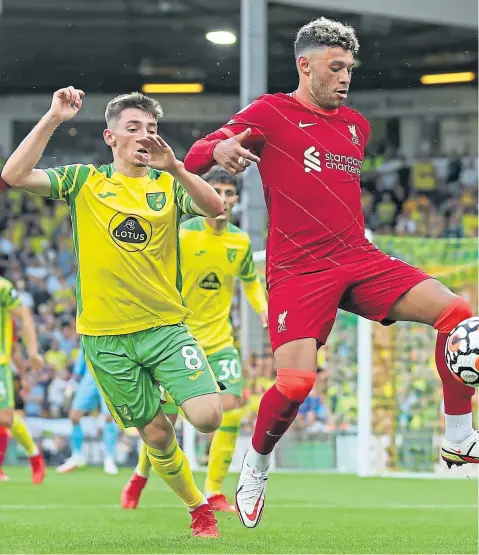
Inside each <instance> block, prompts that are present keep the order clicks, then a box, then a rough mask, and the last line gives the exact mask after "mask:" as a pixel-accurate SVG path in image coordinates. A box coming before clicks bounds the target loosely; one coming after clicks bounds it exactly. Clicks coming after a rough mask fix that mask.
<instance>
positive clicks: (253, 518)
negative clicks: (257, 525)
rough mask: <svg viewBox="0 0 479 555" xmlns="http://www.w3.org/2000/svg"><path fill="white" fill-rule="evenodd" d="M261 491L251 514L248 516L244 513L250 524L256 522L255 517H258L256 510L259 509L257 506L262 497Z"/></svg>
mask: <svg viewBox="0 0 479 555" xmlns="http://www.w3.org/2000/svg"><path fill="white" fill-rule="evenodd" d="M263 491H264V490H262V491H261V493H260V494H259V497H258V501H256V505H255V506H254V509H253V512H252V513H250V514H248V513H247V512H245V516H246V518H247V519H248V520H250V521H251V522H253V521H255V520H256V517H257V516H258V509H259V504H260V502H261V497H262V496H263Z"/></svg>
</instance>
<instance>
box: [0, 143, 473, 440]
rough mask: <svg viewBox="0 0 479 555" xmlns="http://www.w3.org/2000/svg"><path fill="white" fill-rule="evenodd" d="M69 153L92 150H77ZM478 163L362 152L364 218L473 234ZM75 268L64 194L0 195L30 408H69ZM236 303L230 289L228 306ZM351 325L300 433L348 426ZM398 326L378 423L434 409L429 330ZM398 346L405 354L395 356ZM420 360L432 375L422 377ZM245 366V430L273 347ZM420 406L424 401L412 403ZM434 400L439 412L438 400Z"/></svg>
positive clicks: (1, 256)
mask: <svg viewBox="0 0 479 555" xmlns="http://www.w3.org/2000/svg"><path fill="white" fill-rule="evenodd" d="M60 154H61V156H60V157H56V156H53V155H52V153H50V154H48V155H47V156H49V157H48V158H47V159H46V161H47V162H48V163H49V164H51V165H56V164H59V163H60V158H61V159H63V154H64V153H60ZM69 161H70V162H71V161H72V159H71V158H70V160H69ZM74 161H75V162H82V161H83V162H87V161H89V160H88V159H85V160H82V159H81V157H80V158H78V157H77V159H75V160H74ZM104 161H105V160H104ZM477 165H478V162H477V158H475V157H471V156H467V155H466V156H459V155H454V156H450V157H434V158H430V157H428V156H426V155H424V156H421V157H418V158H417V159H415V160H406V159H405V158H404V157H401V156H392V155H390V154H389V153H387V152H386V153H385V154H378V153H367V156H366V159H365V162H364V166H363V171H362V186H363V193H362V202H363V209H364V214H365V219H366V225H367V227H368V228H370V229H371V230H373V231H374V232H375V233H379V234H391V235H400V236H408V235H411V236H420V237H430V238H435V237H447V238H461V237H474V236H477V229H478V214H477V202H478V199H477V185H478V183H477ZM76 269H77V268H76V260H75V256H74V252H73V244H72V238H71V224H70V220H69V214H68V207H67V206H66V204H65V203H62V202H54V201H50V200H45V199H42V198H40V197H35V196H33V195H28V194H26V193H22V192H19V191H13V190H9V191H8V192H7V193H6V194H4V195H2V196H0V274H1V275H3V276H5V277H6V278H8V279H10V280H11V281H12V282H13V283H14V284H15V286H16V288H17V290H18V292H19V295H20V298H21V299H22V301H23V303H24V304H25V305H27V306H29V307H30V308H31V309H32V311H33V313H34V316H35V319H36V323H37V330H38V335H39V341H40V346H41V350H42V352H43V354H44V356H45V361H46V365H45V368H44V369H43V370H42V371H41V372H40V373H39V374H35V375H34V374H32V373H27V377H26V380H27V382H28V387H27V388H26V390H29V392H28V396H26V397H25V404H24V408H25V413H26V415H27V416H41V417H44V418H58V417H65V416H66V415H67V413H68V408H69V404H70V402H71V388H70V387H69V380H70V377H71V371H72V366H73V362H74V360H75V357H76V355H77V352H78V348H79V339H78V336H77V335H76V332H75V322H74V320H75V281H76ZM238 305H239V303H238V299H237V298H236V300H235V304H234V307H235V308H234V310H235V311H237V310H238ZM232 316H233V322H236V323H238V317H237V314H236V315H235V314H233V315H232ZM398 329H399V328H398ZM421 329H422V328H421ZM401 330H402V331H401ZM404 330H406V331H404ZM356 333H357V323H356V317H355V316H354V315H346V314H342V315H341V316H340V318H339V319H338V324H337V326H336V327H335V329H334V331H333V333H332V335H331V338H330V341H329V344H328V348H327V349H321V351H320V354H319V356H318V369H319V370H320V372H319V374H318V380H317V384H316V387H315V389H314V390H313V392H312V394H311V396H310V397H309V398H308V399H307V401H306V403H305V404H304V405H303V406H302V407H301V409H300V412H299V416H298V418H297V420H296V422H295V424H294V427H295V429H296V431H297V434H298V437H305V436H307V437H311V436H315V435H318V434H322V433H325V432H329V431H332V430H339V431H346V432H347V431H353V430H354V429H355V426H356V418H357V400H356V384H355V373H356V372H357V368H356V348H357V341H356V338H357V336H356ZM398 333H399V334H400V339H401V343H400V344H402V345H405V344H406V343H407V344H408V345H412V346H411V348H410V349H407V354H406V350H403V351H402V350H401V349H398V350H397V352H396V351H394V350H392V349H391V348H385V349H384V352H388V349H389V352H390V353H393V355H392V356H393V357H395V358H394V359H393V360H394V361H395V362H394V361H393V362H391V363H389V362H388V363H387V364H386V362H384V360H383V359H384V357H385V356H386V355H385V354H384V352H383V351H382V350H381V349H378V350H377V352H378V353H379V354H378V355H377V357H379V358H377V360H375V363H374V369H375V375H376V376H383V375H384V372H383V370H384V368H394V367H396V365H398V364H400V365H402V367H406V368H408V369H409V373H407V374H405V378H404V380H403V381H402V382H401V383H399V385H398V386H397V387H399V390H398V391H391V387H393V386H392V385H391V383H389V385H388V383H383V384H381V383H376V385H377V387H378V391H380V394H379V396H378V399H377V400H376V403H377V406H376V409H377V410H376V411H375V414H376V415H379V416H376V423H375V426H376V427H377V431H378V432H381V431H382V432H384V431H386V432H387V431H388V430H389V429H390V428H391V426H392V420H394V419H396V416H391V415H392V414H396V415H399V417H398V418H399V426H401V427H403V428H404V429H406V428H407V429H411V427H412V428H418V427H420V426H424V424H425V420H424V419H425V418H426V420H427V421H428V422H429V421H432V420H433V417H432V416H431V415H426V416H424V414H425V411H424V410H422V409H424V408H425V409H428V408H429V409H431V407H430V404H428V401H427V399H428V398H429V397H428V396H425V393H428V392H429V393H431V391H432V392H433V393H434V395H435V394H436V389H437V385H438V382H437V377H436V376H435V370H434V363H433V361H432V359H431V353H432V346H431V340H432V338H430V337H429V336H427V337H426V335H424V334H423V332H420V333H419V331H418V330H416V329H412V328H411V329H410V328H407V329H406V328H404V329H403V328H400V330H399V332H398ZM412 338H415V342H413V343H414V344H413V343H411V341H412ZM421 338H423V341H422V342H421V340H420V339H421ZM418 341H419V343H418ZM401 352H403V354H402V358H401V357H399V356H396V354H397V353H401ZM381 353H382V354H381ZM394 353H396V354H394ZM375 356H376V355H375ZM381 357H383V358H381ZM404 357H406V359H407V360H406V359H405V358H404ZM403 359H404V360H403ZM425 367H426V368H427V375H428V376H429V375H430V376H431V380H432V381H429V380H426V379H425V377H424V375H425V374H424V371H425ZM244 371H245V401H246V405H245V414H244V427H245V429H246V430H252V429H253V426H254V422H255V418H256V414H257V411H258V407H259V402H260V399H261V396H262V394H263V393H264V392H265V391H266V390H267V389H268V388H269V387H270V385H271V384H272V383H273V382H274V376H275V373H274V367H273V358H272V355H271V353H270V352H266V353H265V354H263V355H261V356H258V355H250V356H249V357H247V360H246V361H245V367H244ZM378 379H379V378H378ZM379 380H380V379H379ZM392 381H394V379H392ZM431 384H433V385H431ZM394 387H396V386H394ZM393 399H394V402H393ZM423 405H424V406H423ZM391 407H393V408H394V411H393V412H391V411H392V410H393V409H392V408H391ZM417 407H420V408H421V407H422V408H421V410H415V409H416V408H417ZM431 410H432V412H434V418H435V419H436V420H437V415H438V410H439V407H436V408H434V409H431ZM431 410H430V411H429V412H431ZM426 412H427V410H426ZM417 415H419V416H417ZM388 422H389V424H388Z"/></svg>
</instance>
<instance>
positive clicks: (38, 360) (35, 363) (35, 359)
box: [28, 353, 45, 372]
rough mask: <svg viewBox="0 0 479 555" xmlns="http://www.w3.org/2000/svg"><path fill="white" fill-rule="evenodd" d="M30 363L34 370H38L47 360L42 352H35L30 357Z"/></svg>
mask: <svg viewBox="0 0 479 555" xmlns="http://www.w3.org/2000/svg"><path fill="white" fill-rule="evenodd" d="M28 364H29V365H30V368H31V369H32V370H35V371H37V372H38V371H39V370H41V369H42V368H43V366H44V365H45V361H44V360H43V357H42V355H41V354H39V353H33V354H32V355H30V356H29V357H28Z"/></svg>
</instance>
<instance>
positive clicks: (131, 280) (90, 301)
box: [2, 87, 224, 537]
mask: <svg viewBox="0 0 479 555" xmlns="http://www.w3.org/2000/svg"><path fill="white" fill-rule="evenodd" d="M83 96H84V92H83V91H81V90H78V89H75V88H73V87H67V88H65V89H60V90H58V91H56V92H55V93H54V95H53V99H52V104H51V108H50V110H49V111H48V112H47V113H46V114H45V115H44V116H43V117H42V119H41V120H40V121H39V123H38V124H37V125H36V126H35V127H34V129H33V130H32V131H31V132H30V133H29V134H28V135H27V137H26V138H25V139H24V140H23V142H22V143H21V144H20V145H19V147H18V148H17V149H16V150H15V152H14V153H13V154H12V155H11V156H10V158H9V159H8V161H7V163H6V164H5V166H4V168H3V171H2V178H3V180H4V181H5V182H6V183H8V184H9V185H10V186H18V187H20V188H22V189H24V190H26V191H29V192H31V193H36V194H39V195H42V196H44V197H50V198H53V199H61V200H65V201H66V202H67V204H68V206H69V208H70V213H71V219H72V226H73V238H74V245H75V251H76V255H77V259H78V279H77V287H76V296H77V331H78V333H80V334H81V335H82V343H83V348H84V352H85V358H86V361H87V364H88V367H89V370H90V371H91V372H92V374H93V375H94V377H95V379H96V381H97V383H98V385H99V387H100V391H101V393H102V395H103V396H104V398H105V401H106V403H107V405H108V408H109V410H110V412H111V413H112V416H113V417H114V418H115V420H116V421H117V423H118V424H119V425H120V426H123V427H132V426H134V427H136V428H137V429H138V431H139V433H140V434H141V437H142V438H143V440H144V442H145V443H146V445H147V451H148V457H149V459H150V461H151V464H152V466H153V468H154V469H155V470H156V471H157V472H158V474H160V476H161V477H162V478H163V480H164V481H165V482H166V483H167V484H168V486H169V487H170V488H171V489H172V490H173V491H174V492H175V493H176V494H177V495H178V496H179V497H180V498H181V500H182V501H183V503H184V505H185V506H186V507H187V508H188V509H189V511H190V513H191V517H192V523H191V527H192V529H193V535H195V536H202V537H218V536H219V532H218V529H217V524H216V518H215V515H214V513H213V511H212V510H211V507H210V506H209V504H208V502H207V500H206V498H205V496H204V494H203V493H202V492H200V490H199V489H198V488H197V486H196V484H195V482H194V479H193V475H192V473H191V469H190V467H189V464H188V461H187V459H186V457H185V455H184V453H183V451H182V450H181V449H180V448H179V446H178V444H177V442H176V437H175V433H174V429H173V427H172V425H171V423H170V422H169V420H168V419H167V418H166V416H165V415H164V413H163V411H162V410H161V408H160V390H159V388H158V384H162V386H163V387H164V388H165V389H166V390H167V391H168V392H169V394H170V395H171V397H172V398H173V399H174V400H175V402H176V403H178V404H179V405H181V407H182V410H183V411H184V413H185V414H186V416H187V418H188V419H189V420H190V422H191V423H192V424H193V425H194V426H196V427H197V428H198V429H199V430H200V431H202V432H212V431H214V430H215V429H216V428H217V427H218V426H219V425H220V423H221V417H222V404H221V398H220V396H219V394H218V393H219V387H218V384H217V383H216V381H215V379H214V375H213V373H212V372H211V369H210V367H209V365H208V363H207V361H206V357H205V355H204V353H203V351H202V349H201V348H200V347H199V346H198V344H197V342H196V340H195V339H194V338H193V336H192V335H191V334H190V332H189V330H188V328H187V327H186V326H185V325H184V324H183V321H184V319H185V318H186V316H187V315H188V314H189V313H190V311H189V310H188V309H187V308H186V306H185V304H184V302H183V298H182V296H181V280H182V277H181V271H180V265H179V249H178V243H179V238H178V224H179V220H180V217H181V215H182V214H184V213H189V214H193V215H194V214H202V215H207V216H210V217H216V216H217V215H218V214H221V213H223V211H224V203H223V201H222V200H221V198H220V197H219V195H218V194H217V193H216V192H215V190H214V189H213V188H212V187H211V186H210V185H209V184H208V183H206V182H205V181H204V180H203V179H201V178H200V177H198V176H196V175H193V174H191V173H189V172H187V171H186V170H185V168H184V165H183V164H182V163H181V162H179V161H178V160H177V159H176V157H175V155H174V153H173V151H172V149H171V148H170V147H169V146H168V144H167V143H165V141H164V140H163V139H162V138H161V137H160V136H158V135H157V131H158V120H159V119H160V118H161V116H162V115H163V111H162V109H161V106H160V105H159V104H158V102H156V101H155V100H153V99H152V98H149V97H146V96H144V95H142V94H140V93H131V94H127V95H121V96H118V97H116V98H114V99H112V100H111V101H110V102H109V103H108V105H107V108H106V112H105V119H106V123H107V129H105V131H104V134H103V136H104V140H105V142H106V144H107V145H108V146H110V147H111V149H112V155H113V163H112V164H109V165H104V166H99V167H96V166H94V165H91V164H90V165H83V164H73V165H71V166H61V167H58V168H50V169H48V170H41V169H36V168H35V166H36V165H37V163H38V161H39V160H40V158H41V156H42V154H43V151H44V149H45V147H46V145H47V143H48V141H49V139H50V137H51V136H52V134H53V133H54V131H55V129H56V128H57V127H58V126H59V125H60V124H61V123H62V122H63V121H68V120H70V119H71V118H73V117H74V116H75V115H76V114H77V113H78V111H79V110H80V109H81V107H82V103H83ZM198 372H201V375H199V374H198ZM191 376H196V379H195V380H194V381H192V380H190V377H191Z"/></svg>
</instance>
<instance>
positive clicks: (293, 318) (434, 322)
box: [185, 18, 479, 528]
mask: <svg viewBox="0 0 479 555" xmlns="http://www.w3.org/2000/svg"><path fill="white" fill-rule="evenodd" d="M358 49H359V44H358V41H357V38H356V35H355V31H354V29H353V28H351V27H349V26H346V25H343V24H341V23H338V22H336V21H331V20H328V19H325V18H319V19H317V20H314V21H312V22H310V23H308V24H307V25H305V26H304V27H302V28H301V29H300V30H299V31H298V34H297V36H296V40H295V43H294V51H295V57H296V66H297V69H298V73H299V86H298V88H297V89H296V91H294V92H292V93H290V94H282V93H280V94H274V95H269V94H266V95H263V96H261V97H259V98H257V99H256V100H255V101H254V102H252V103H251V104H250V105H249V106H247V107H246V108H244V109H243V110H241V111H240V112H239V113H238V114H236V115H235V116H233V118H232V119H231V120H230V121H229V122H228V123H227V124H226V125H224V126H223V127H222V128H221V129H219V130H218V131H216V132H215V133H212V134H211V135H208V136H206V137H205V138H204V139H201V140H200V141H197V142H196V143H195V144H194V145H193V147H192V148H191V150H190V152H189V153H188V155H187V157H186V160H185V165H186V167H187V168H188V170H190V171H193V172H196V173H203V172H206V171H207V170H208V169H209V168H210V167H211V166H212V165H213V164H219V165H221V166H223V167H224V168H226V169H228V170H229V171H230V172H231V173H238V172H240V171H243V170H244V169H245V167H247V166H248V165H249V164H250V163H252V162H256V163H257V164H258V167H259V171H260V174H261V178H262V181H263V187H264V195H265V200H266V206H267V209H268V213H269V225H268V243H267V251H266V252H267V257H266V265H267V269H266V272H267V275H266V277H267V285H268V296H269V310H268V312H269V330H270V337H271V343H272V347H273V350H274V359H275V366H276V368H277V377H276V382H275V384H274V385H273V386H272V387H271V388H270V389H269V390H268V391H267V392H266V393H265V394H264V396H263V398H262V400H261V404H260V407H259V413H258V419H257V422H256V427H255V431H254V434H253V439H252V445H251V447H250V448H249V450H248V452H247V455H246V457H245V460H244V462H243V467H242V471H241V475H240V478H239V482H238V487H237V492H236V504H237V509H238V514H239V517H240V519H241V521H242V522H243V524H244V525H245V526H247V527H249V528H252V527H254V526H256V525H257V524H258V522H259V521H260V518H261V515H262V512H263V508H264V497H265V489H266V480H267V476H268V467H269V462H270V454H271V452H272V450H273V448H274V446H275V445H276V443H277V442H278V441H279V439H280V438H281V437H282V435H283V434H284V433H285V432H286V430H287V429H288V428H289V426H290V425H291V423H292V422H293V420H294V418H295V417H296V414H297V413H298V409H299V406H300V405H301V403H302V402H303V401H304V400H305V399H306V397H307V396H308V394H309V392H310V391H311V389H312V388H313V385H314V383H315V380H316V358H317V349H318V348H319V347H321V345H324V344H325V343H326V340H327V338H328V334H329V332H330V331H331V327H332V325H333V323H334V320H335V317H336V311H337V309H338V307H339V308H342V309H344V310H347V311H349V312H353V313H355V314H359V315H361V316H364V317H365V318H369V319H370V320H375V321H378V322H381V323H382V324H384V325H388V324H391V323H393V322H394V321H397V320H402V321H413V322H421V323H424V324H429V325H430V326H434V328H436V329H437V331H438V335H437V346H436V363H437V367H438V370H439V374H440V376H441V379H442V384H443V391H444V400H445V412H446V437H445V438H444V440H443V444H442V450H441V455H442V458H443V459H444V460H445V461H446V462H447V463H448V464H449V465H450V464H451V463H453V464H464V463H465V462H470V463H478V462H479V435H478V432H477V431H475V430H474V429H473V426H472V402H471V399H472V396H473V394H474V389H473V388H472V387H469V386H467V385H464V384H463V383H461V382H459V381H457V380H456V379H455V378H454V377H453V375H452V373H451V372H450V371H449V370H448V368H447V366H446V362H445V345H446V340H447V337H448V334H449V332H450V331H451V330H452V329H453V328H454V327H455V326H456V324H458V323H459V322H461V321H462V320H464V319H466V318H468V317H470V316H472V312H471V308H470V306H469V305H468V304H467V302H466V301H465V300H464V299H462V298H460V297H458V296H456V295H454V294H453V293H452V292H451V291H449V290H448V289H447V288H446V287H444V286H443V285H442V284H441V283H439V282H438V281H437V280H435V279H432V278H431V277H430V276H428V275H427V274H425V273H424V272H423V271H421V270H419V269H417V268H414V267H412V266H410V265H409V264H406V263H405V262H402V261H401V260H397V259H396V258H393V257H390V256H387V255H386V254H384V253H382V252H381V251H379V250H378V249H376V248H375V246H374V245H373V244H371V243H370V242H369V241H368V240H367V239H366V238H365V233H364V219H363V215H362V210H361V198H360V170H361V165H362V163H363V159H364V148H365V146H366V144H367V142H368V139H369V133H370V128H369V123H368V121H367V120H366V119H365V118H364V117H363V116H362V115H361V114H359V113H358V112H356V111H355V110H352V109H351V108H348V107H346V106H343V102H344V100H345V99H346V98H347V95H348V90H349V86H350V84H351V76H352V71H353V68H354V56H355V55H356V54H357V52H358Z"/></svg>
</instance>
